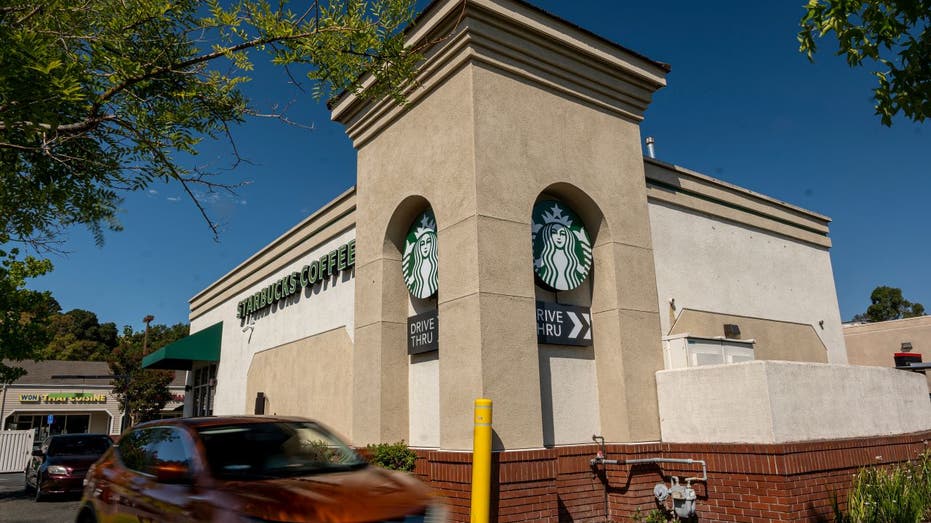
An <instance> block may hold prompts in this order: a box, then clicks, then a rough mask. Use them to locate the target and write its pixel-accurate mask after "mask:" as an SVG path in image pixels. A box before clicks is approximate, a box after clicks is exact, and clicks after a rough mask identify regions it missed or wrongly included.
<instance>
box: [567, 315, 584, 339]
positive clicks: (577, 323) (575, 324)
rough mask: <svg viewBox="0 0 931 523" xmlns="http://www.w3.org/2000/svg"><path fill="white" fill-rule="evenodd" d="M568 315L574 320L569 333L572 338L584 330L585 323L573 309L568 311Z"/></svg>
mask: <svg viewBox="0 0 931 523" xmlns="http://www.w3.org/2000/svg"><path fill="white" fill-rule="evenodd" d="M566 316H569V319H570V320H572V332H570V333H569V337H570V338H575V337H576V336H578V335H579V332H580V331H581V330H582V326H583V325H584V323H582V322H581V321H579V317H578V316H576V314H575V313H574V312H572V311H566Z"/></svg>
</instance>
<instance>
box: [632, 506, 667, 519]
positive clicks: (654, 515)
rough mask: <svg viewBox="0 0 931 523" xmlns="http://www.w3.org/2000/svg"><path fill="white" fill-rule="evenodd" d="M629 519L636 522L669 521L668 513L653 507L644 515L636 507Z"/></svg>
mask: <svg viewBox="0 0 931 523" xmlns="http://www.w3.org/2000/svg"><path fill="white" fill-rule="evenodd" d="M631 519H633V520H634V521H635V522H636V523H666V522H667V521H669V514H668V513H667V512H666V511H664V510H660V509H658V508H655V509H653V510H651V511H649V512H647V513H646V515H644V514H643V513H642V512H641V511H640V508H639V507H638V508H637V511H636V512H634V515H633V516H632V517H631Z"/></svg>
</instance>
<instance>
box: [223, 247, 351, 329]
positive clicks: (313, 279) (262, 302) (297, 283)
mask: <svg viewBox="0 0 931 523" xmlns="http://www.w3.org/2000/svg"><path fill="white" fill-rule="evenodd" d="M355 264H356V241H355V240H349V242H348V243H344V244H343V245H340V246H339V247H337V248H336V249H333V250H332V251H330V252H329V253H327V254H325V255H323V256H321V257H320V259H319V260H314V261H312V262H310V264H308V265H305V266H303V267H301V270H300V271H295V272H292V273H291V274H287V275H285V276H283V277H282V278H281V279H279V280H278V281H276V282H274V283H272V284H270V285H268V286H267V287H263V288H262V289H261V290H259V291H258V292H256V293H255V294H253V295H252V296H249V297H248V298H246V299H244V300H242V301H240V302H239V304H238V305H237V306H236V317H237V318H245V317H246V316H248V315H250V314H253V313H255V312H257V311H260V310H262V309H264V308H265V307H269V306H271V305H272V304H273V303H275V302H277V301H278V300H282V299H284V298H287V297H289V296H292V295H294V294H295V293H297V292H299V291H300V290H301V289H303V288H304V287H310V286H313V285H316V284H317V282H321V281H323V280H325V279H327V278H331V277H333V276H335V275H337V274H339V273H340V272H342V271H345V270H347V269H350V268H351V267H352V266H353V265H355Z"/></svg>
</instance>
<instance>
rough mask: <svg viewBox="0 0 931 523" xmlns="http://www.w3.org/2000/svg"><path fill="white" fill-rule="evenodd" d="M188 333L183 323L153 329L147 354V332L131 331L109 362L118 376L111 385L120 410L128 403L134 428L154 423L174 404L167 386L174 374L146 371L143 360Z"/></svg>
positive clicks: (121, 339) (152, 326)
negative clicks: (162, 412)
mask: <svg viewBox="0 0 931 523" xmlns="http://www.w3.org/2000/svg"><path fill="white" fill-rule="evenodd" d="M189 330H190V329H189V326H188V325H187V324H183V323H179V324H177V325H172V326H167V325H161V324H156V325H151V326H150V327H149V335H148V343H147V351H145V352H144V348H143V342H144V340H145V331H144V330H142V331H133V330H132V328H130V327H125V328H124V329H123V335H122V336H121V337H120V342H119V346H117V348H116V349H115V350H114V351H113V352H112V354H111V355H110V358H109V360H108V362H109V364H110V371H111V372H112V373H113V374H114V376H116V378H114V380H113V382H112V383H111V384H112V385H113V393H114V394H115V395H116V397H117V398H118V399H119V401H120V410H124V409H125V408H126V406H127V403H128V408H129V417H130V422H131V423H132V424H135V423H139V422H142V421H148V420H151V419H155V418H156V417H157V416H158V413H159V412H160V411H161V410H162V409H163V408H164V407H165V404H167V403H168V402H169V401H170V400H171V393H170V392H169V390H168V385H169V384H170V383H171V381H172V380H173V379H174V371H170V370H153V369H143V368H142V358H143V357H144V356H145V355H146V352H148V353H151V352H152V351H155V350H158V349H160V348H161V347H164V346H165V345H168V344H169V343H172V342H175V341H177V340H180V339H181V338H183V337H185V336H187V335H188V332H189Z"/></svg>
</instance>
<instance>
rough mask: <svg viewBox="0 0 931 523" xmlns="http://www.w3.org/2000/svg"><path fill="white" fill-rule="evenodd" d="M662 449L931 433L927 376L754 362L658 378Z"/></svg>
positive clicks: (662, 374) (665, 373)
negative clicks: (679, 444)
mask: <svg viewBox="0 0 931 523" xmlns="http://www.w3.org/2000/svg"><path fill="white" fill-rule="evenodd" d="M656 380H657V390H658V393H659V411H660V423H661V425H662V432H663V441H666V442H683V443H783V442H789V441H809V440H819V439H840V438H855V437H865V436H880V435H891V434H903V433H908V432H918V431H923V430H929V429H931V402H929V401H928V391H927V387H926V385H925V380H924V377H923V376H920V375H918V374H914V373H910V372H903V371H897V370H894V369H884V368H879V367H858V366H853V365H830V364H820V363H796V362H776V361H753V362H747V363H736V364H732V365H713V366H706V367H694V368H689V369H677V370H664V371H660V372H657V373H656Z"/></svg>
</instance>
